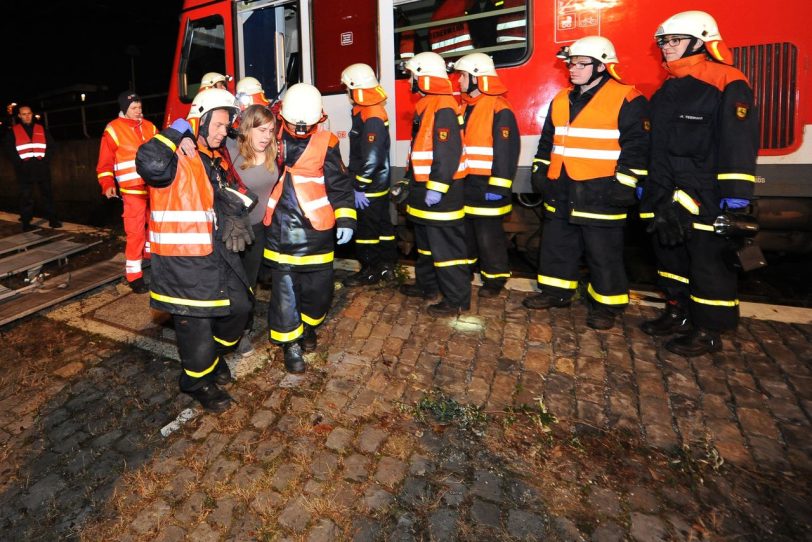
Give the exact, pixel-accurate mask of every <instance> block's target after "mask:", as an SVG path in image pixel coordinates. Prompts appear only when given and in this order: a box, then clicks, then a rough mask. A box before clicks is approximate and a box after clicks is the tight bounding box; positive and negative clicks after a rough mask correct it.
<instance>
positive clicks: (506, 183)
mask: <svg viewBox="0 0 812 542" xmlns="http://www.w3.org/2000/svg"><path fill="white" fill-rule="evenodd" d="M488 184H489V185H490V186H501V187H502V188H510V187H511V186H513V181H512V180H510V179H504V178H502V177H491V178H490V179H488Z"/></svg>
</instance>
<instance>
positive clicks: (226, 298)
mask: <svg viewBox="0 0 812 542" xmlns="http://www.w3.org/2000/svg"><path fill="white" fill-rule="evenodd" d="M201 94H202V95H199V96H198V97H197V98H196V99H195V100H194V104H195V108H194V111H193V114H194V115H197V116H198V117H199V120H200V124H199V129H198V134H197V135H196V136H195V135H194V134H193V133H192V127H191V125H190V124H189V122H188V121H186V120H185V119H177V120H175V121H174V122H173V123H172V125H171V126H170V127H169V128H166V129H165V130H163V131H162V132H161V133H159V134H158V135H156V136H155V137H154V138H152V139H150V140H149V141H147V142H146V143H144V144H143V145H141V146H140V147H139V148H138V152H137V153H136V157H135V165H136V169H137V171H138V173H139V175H141V177H142V178H143V179H144V181H146V183H147V184H148V185H149V186H150V191H149V198H150V209H151V211H152V212H151V219H150V228H149V237H150V247H151V250H152V274H151V281H150V290H151V291H150V306H151V307H152V308H154V309H157V310H160V311H163V312H168V313H170V314H172V316H173V320H174V324H175V334H176V336H177V343H178V351H179V353H180V359H181V367H182V371H181V376H180V389H181V391H182V392H184V393H187V394H189V395H191V396H192V397H194V398H195V399H196V400H197V401H199V402H200V404H201V405H202V406H203V407H204V408H205V409H207V410H210V411H213V412H221V411H223V410H225V409H227V408H228V407H229V405H230V404H231V397H230V396H229V394H228V393H227V392H226V391H225V390H224V389H222V388H221V387H220V386H222V385H224V384H227V383H229V382H230V381H231V373H230V372H229V369H228V366H227V365H226V362H225V358H224V356H225V354H227V353H228V352H230V351H232V350H233V349H234V347H235V345H236V344H237V341H238V340H239V338H240V335H241V334H242V331H243V329H244V328H245V322H246V319H247V318H248V315H249V313H250V311H251V308H252V306H253V295H252V294H251V291H250V287H249V283H248V280H247V279H246V277H245V271H244V270H243V266H242V263H241V262H240V258H239V252H240V251H241V250H243V249H244V248H245V246H246V244H248V243H251V241H252V234H251V226H250V222H249V221H248V212H249V211H250V209H252V208H253V206H254V205H255V204H256V196H255V195H253V194H252V193H250V192H248V191H247V190H245V189H244V187H240V186H239V185H236V184H234V183H233V182H232V181H231V179H232V177H231V176H230V175H229V172H228V171H227V169H226V168H227V166H226V164H225V163H224V162H223V161H222V157H221V155H220V152H219V149H220V147H221V146H222V144H223V141H224V140H225V138H226V132H227V129H228V126H229V124H230V123H231V121H232V120H233V119H234V116H235V115H236V114H237V111H238V109H237V105H236V101H235V99H234V95H232V94H231V93H229V92H228V91H226V90H221V89H209V90H206V91H203V93H201Z"/></svg>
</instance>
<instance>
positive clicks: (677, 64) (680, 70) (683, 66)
mask: <svg viewBox="0 0 812 542" xmlns="http://www.w3.org/2000/svg"><path fill="white" fill-rule="evenodd" d="M708 61H709V60H708V57H706V56H705V55H704V54H702V55H691V56H686V57H682V58H680V59H679V60H672V61H671V62H664V63H663V67H665V69H666V71H667V72H668V73H670V74H671V75H672V76H673V77H685V76H686V75H690V74H691V73H692V72H693V71H695V70H696V68H697V66H700V65H703V64H704V63H705V62H708Z"/></svg>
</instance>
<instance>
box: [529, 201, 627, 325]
mask: <svg viewBox="0 0 812 542" xmlns="http://www.w3.org/2000/svg"><path fill="white" fill-rule="evenodd" d="M582 257H584V258H585V259H586V264H587V267H588V268H589V286H588V288H587V292H588V294H589V298H590V302H591V303H592V304H593V306H599V307H602V308H606V309H609V310H611V311H612V312H616V313H617V312H622V311H623V309H624V308H625V307H626V305H628V304H629V281H628V279H627V277H626V269H625V267H624V264H623V227H618V226H613V227H606V226H592V225H583V224H571V223H570V222H569V221H568V220H567V219H566V218H562V217H557V216H550V215H547V216H546V217H545V219H544V230H543V231H542V238H541V247H540V249H539V265H538V274H539V276H538V286H539V289H540V290H541V292H542V293H549V294H550V295H554V296H557V297H563V298H571V297H572V296H573V294H575V290H576V288H577V286H578V279H579V278H580V273H579V270H580V264H581V258H582Z"/></svg>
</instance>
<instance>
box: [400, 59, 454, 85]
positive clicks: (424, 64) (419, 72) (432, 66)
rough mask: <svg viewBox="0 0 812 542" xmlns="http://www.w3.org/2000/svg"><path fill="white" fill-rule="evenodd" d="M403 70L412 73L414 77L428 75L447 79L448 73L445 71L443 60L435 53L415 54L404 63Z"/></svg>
mask: <svg viewBox="0 0 812 542" xmlns="http://www.w3.org/2000/svg"><path fill="white" fill-rule="evenodd" d="M404 68H405V69H406V70H408V71H410V72H412V73H413V74H414V75H415V76H416V77H423V76H424V75H428V76H431V77H441V78H443V79H448V72H447V71H446V69H445V60H443V57H441V56H440V55H438V54H437V53H431V52H426V53H420V54H417V55H415V56H413V57H412V58H410V59H409V60H407V61H406V64H405V66H404Z"/></svg>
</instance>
